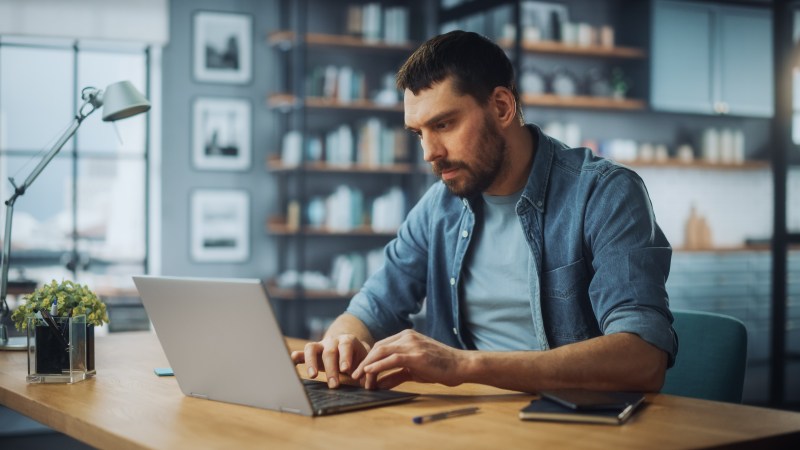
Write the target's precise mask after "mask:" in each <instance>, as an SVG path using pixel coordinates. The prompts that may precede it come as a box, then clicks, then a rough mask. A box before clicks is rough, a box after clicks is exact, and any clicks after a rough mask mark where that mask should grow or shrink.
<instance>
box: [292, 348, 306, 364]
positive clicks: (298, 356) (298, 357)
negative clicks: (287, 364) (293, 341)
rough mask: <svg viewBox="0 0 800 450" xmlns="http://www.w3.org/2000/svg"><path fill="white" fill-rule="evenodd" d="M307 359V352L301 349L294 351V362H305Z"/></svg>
mask: <svg viewBox="0 0 800 450" xmlns="http://www.w3.org/2000/svg"><path fill="white" fill-rule="evenodd" d="M305 360H306V357H305V354H304V353H303V352H301V351H299V350H295V351H293V352H292V362H293V363H295V364H303V363H304V362H305Z"/></svg>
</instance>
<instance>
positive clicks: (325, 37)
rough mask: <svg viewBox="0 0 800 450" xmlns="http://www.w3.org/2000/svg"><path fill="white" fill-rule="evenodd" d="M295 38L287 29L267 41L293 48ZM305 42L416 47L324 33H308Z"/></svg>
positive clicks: (400, 49) (383, 48) (400, 48)
mask: <svg viewBox="0 0 800 450" xmlns="http://www.w3.org/2000/svg"><path fill="white" fill-rule="evenodd" d="M294 40H295V33H294V32H293V31H286V30H281V31H276V32H274V33H270V34H269V36H268V37H267V42H268V43H269V44H270V45H272V46H275V47H280V48H281V49H289V48H291V46H292V45H294ZM304 42H305V43H306V44H307V45H309V46H315V47H342V48H349V49H358V50H375V51H395V52H398V53H407V52H411V51H412V50H414V48H415V47H416V46H415V45H414V44H412V43H407V44H389V43H386V42H380V41H377V42H371V41H366V40H364V39H362V38H359V37H355V36H347V35H336V34H323V33H307V34H306V35H305V39H304Z"/></svg>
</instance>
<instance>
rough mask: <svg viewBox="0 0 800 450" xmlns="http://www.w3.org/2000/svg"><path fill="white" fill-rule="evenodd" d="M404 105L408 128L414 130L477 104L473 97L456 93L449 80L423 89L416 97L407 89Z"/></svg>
mask: <svg viewBox="0 0 800 450" xmlns="http://www.w3.org/2000/svg"><path fill="white" fill-rule="evenodd" d="M403 103H404V106H405V108H404V112H405V122H406V126H407V127H412V128H415V127H418V126H422V125H425V124H426V122H427V121H429V120H430V119H431V118H437V117H439V116H441V115H443V114H446V115H450V113H452V112H458V111H461V110H463V109H465V108H467V107H469V106H471V104H472V105H474V104H475V102H474V100H473V99H472V97H471V96H469V95H466V94H459V93H458V92H457V91H455V90H454V89H453V86H452V82H451V81H450V80H449V79H445V80H444V81H442V82H439V83H436V84H434V85H433V86H431V87H430V88H428V89H423V90H421V91H419V92H418V93H417V94H416V95H415V94H414V93H413V92H411V91H410V90H408V89H406V91H405V96H404V98H403Z"/></svg>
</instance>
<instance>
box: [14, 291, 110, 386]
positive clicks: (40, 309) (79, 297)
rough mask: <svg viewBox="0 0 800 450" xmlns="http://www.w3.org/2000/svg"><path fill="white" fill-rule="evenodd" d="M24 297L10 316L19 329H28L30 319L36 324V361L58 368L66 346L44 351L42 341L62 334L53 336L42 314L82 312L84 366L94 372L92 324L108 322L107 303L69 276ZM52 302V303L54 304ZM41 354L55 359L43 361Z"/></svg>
mask: <svg viewBox="0 0 800 450" xmlns="http://www.w3.org/2000/svg"><path fill="white" fill-rule="evenodd" d="M23 300H24V302H23V303H22V304H21V305H20V306H19V307H17V309H16V310H14V313H13V314H12V315H11V319H12V320H13V321H14V326H15V327H16V328H17V330H20V331H21V330H25V329H27V328H28V326H29V325H28V324H29V323H35V324H36V331H37V333H36V334H35V336H36V343H37V344H38V345H41V348H39V349H38V351H37V359H38V360H39V361H37V362H39V363H42V364H43V365H44V366H47V365H48V364H49V365H50V366H55V368H56V369H58V367H59V365H60V364H61V363H60V362H59V361H61V360H65V359H66V358H67V356H66V350H65V349H64V348H63V346H59V347H58V348H57V349H55V350H53V351H51V352H47V351H44V350H45V349H44V347H45V344H47V346H51V343H52V344H57V341H60V340H62V337H58V336H57V335H55V336H56V337H58V340H55V339H52V337H53V336H54V334H53V333H52V332H47V331H48V324H47V322H46V321H45V320H43V316H47V315H52V316H53V318H54V319H57V320H61V319H64V320H66V319H68V318H78V317H81V316H83V317H85V319H82V320H85V323H86V349H85V350H86V370H87V372H89V373H94V370H95V369H94V327H95V326H100V325H103V324H104V323H108V313H107V312H106V305H105V304H104V303H103V302H102V301H101V300H100V299H99V298H98V297H97V295H96V294H95V293H94V292H92V291H91V290H90V289H89V288H88V287H87V286H86V285H81V284H77V283H74V282H72V281H69V280H64V281H61V282H60V283H59V282H57V281H56V280H53V281H51V282H50V283H48V284H45V285H44V286H42V287H40V288H38V289H36V290H35V291H33V293H31V294H29V295H27V296H25V297H23ZM54 304H55V307H54V306H53V305H54ZM51 312H55V314H50V313H51ZM40 328H41V329H40ZM28 331H29V332H28V334H29V335H31V334H32V333H31V331H34V330H28ZM62 331H63V330H62ZM40 337H42V339H40ZM63 338H65V340H66V341H69V336H68V335H67V336H63ZM43 339H48V341H47V342H49V343H47V342H46V341H45V340H43ZM54 355H55V356H54ZM40 356H41V358H40ZM44 357H49V358H50V359H51V360H52V359H55V362H54V361H44V360H42V358H44ZM45 363H48V364H45ZM37 367H38V366H37Z"/></svg>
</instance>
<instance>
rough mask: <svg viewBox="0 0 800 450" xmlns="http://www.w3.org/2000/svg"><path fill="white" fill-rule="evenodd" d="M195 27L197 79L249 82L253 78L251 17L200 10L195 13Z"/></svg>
mask: <svg viewBox="0 0 800 450" xmlns="http://www.w3.org/2000/svg"><path fill="white" fill-rule="evenodd" d="M192 26H193V33H192V47H193V58H194V61H193V64H192V65H193V72H194V79H195V80H196V81H200V82H209V83H230V84H247V83H249V82H250V81H251V80H252V78H253V18H252V16H250V15H248V14H237V13H226V12H215V11H199V12H196V13H195V14H194V17H193V22H192Z"/></svg>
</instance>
